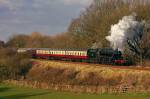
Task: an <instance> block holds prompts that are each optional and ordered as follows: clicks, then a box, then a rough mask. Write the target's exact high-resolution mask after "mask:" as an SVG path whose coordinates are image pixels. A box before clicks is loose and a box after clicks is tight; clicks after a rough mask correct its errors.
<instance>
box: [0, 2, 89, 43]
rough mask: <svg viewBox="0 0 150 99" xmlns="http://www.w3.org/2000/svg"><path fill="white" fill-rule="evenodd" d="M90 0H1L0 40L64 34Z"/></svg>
mask: <svg viewBox="0 0 150 99" xmlns="http://www.w3.org/2000/svg"><path fill="white" fill-rule="evenodd" d="M91 3H92V0H0V40H4V41H6V40H8V39H9V38H10V37H11V36H13V35H15V34H30V33H32V32H41V33H43V34H47V35H53V34H56V33H61V32H65V31H67V28H68V26H69V24H70V22H71V20H72V19H74V18H76V17H78V16H79V15H80V12H81V11H83V10H84V9H85V8H86V7H87V6H89V5H90V4H91Z"/></svg>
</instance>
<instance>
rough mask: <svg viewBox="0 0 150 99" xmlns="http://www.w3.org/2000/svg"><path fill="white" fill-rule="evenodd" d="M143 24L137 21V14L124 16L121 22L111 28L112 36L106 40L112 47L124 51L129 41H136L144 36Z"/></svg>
mask: <svg viewBox="0 0 150 99" xmlns="http://www.w3.org/2000/svg"><path fill="white" fill-rule="evenodd" d="M142 30H143V24H142V22H138V21H137V20H136V14H135V13H133V14H131V15H129V16H124V17H123V18H122V19H121V20H119V22H118V23H117V24H115V25H112V26H111V30H110V31H109V33H110V35H109V36H107V37H106V39H107V40H108V41H109V42H110V44H111V47H112V48H113V49H114V50H115V49H119V50H120V51H123V50H124V47H125V44H126V42H127V39H130V40H132V39H134V38H136V37H137V36H139V35H142V33H143V32H142Z"/></svg>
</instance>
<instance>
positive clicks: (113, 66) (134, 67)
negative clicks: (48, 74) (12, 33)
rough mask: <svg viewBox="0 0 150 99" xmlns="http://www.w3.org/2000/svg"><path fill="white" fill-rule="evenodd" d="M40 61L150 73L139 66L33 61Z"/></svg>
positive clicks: (149, 69) (146, 68)
mask: <svg viewBox="0 0 150 99" xmlns="http://www.w3.org/2000/svg"><path fill="white" fill-rule="evenodd" d="M34 60H35V61H36V60H40V61H52V62H59V63H67V64H76V65H81V66H85V65H88V66H90V65H91V66H95V67H107V68H112V69H128V70H142V71H150V67H141V66H119V65H118V66H116V65H108V64H107V65H106V64H96V63H95V64H94V63H86V62H72V61H61V60H45V59H33V61H34Z"/></svg>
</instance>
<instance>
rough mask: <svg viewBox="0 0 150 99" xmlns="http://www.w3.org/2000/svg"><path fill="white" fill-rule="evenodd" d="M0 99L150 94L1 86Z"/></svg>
mask: <svg viewBox="0 0 150 99" xmlns="http://www.w3.org/2000/svg"><path fill="white" fill-rule="evenodd" d="M0 99H150V94H125V95H108V94H103V95H98V94H84V93H82V94H79V93H70V92H56V91H50V90H43V89H32V88H22V87H16V86H11V85H6V84H0Z"/></svg>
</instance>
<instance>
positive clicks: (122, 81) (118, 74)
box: [26, 60, 150, 93]
mask: <svg viewBox="0 0 150 99" xmlns="http://www.w3.org/2000/svg"><path fill="white" fill-rule="evenodd" d="M149 78H150V71H145V70H135V69H128V68H122V69H119V68H112V67H107V66H103V65H100V64H99V65H98V64H78V63H69V62H58V61H46V60H36V61H34V64H33V67H32V68H31V69H30V71H29V72H28V74H27V75H26V80H28V81H30V82H35V83H30V85H32V86H36V87H37V88H41V86H44V87H42V88H49V87H50V88H52V89H57V90H58V89H60V90H67V91H73V92H74V91H75V92H76V91H77V92H89V93H122V92H123V93H124V92H125V93H126V92H131V93H132V92H136V93H139V92H140V93H141V92H142V93H143V92H150V79H149ZM41 83H45V84H44V85H43V84H42V85H41ZM46 84H47V85H46ZM53 85H54V86H53ZM66 85H67V86H66ZM69 85H71V86H69ZM64 86H65V87H64ZM80 86H81V87H80Z"/></svg>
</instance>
